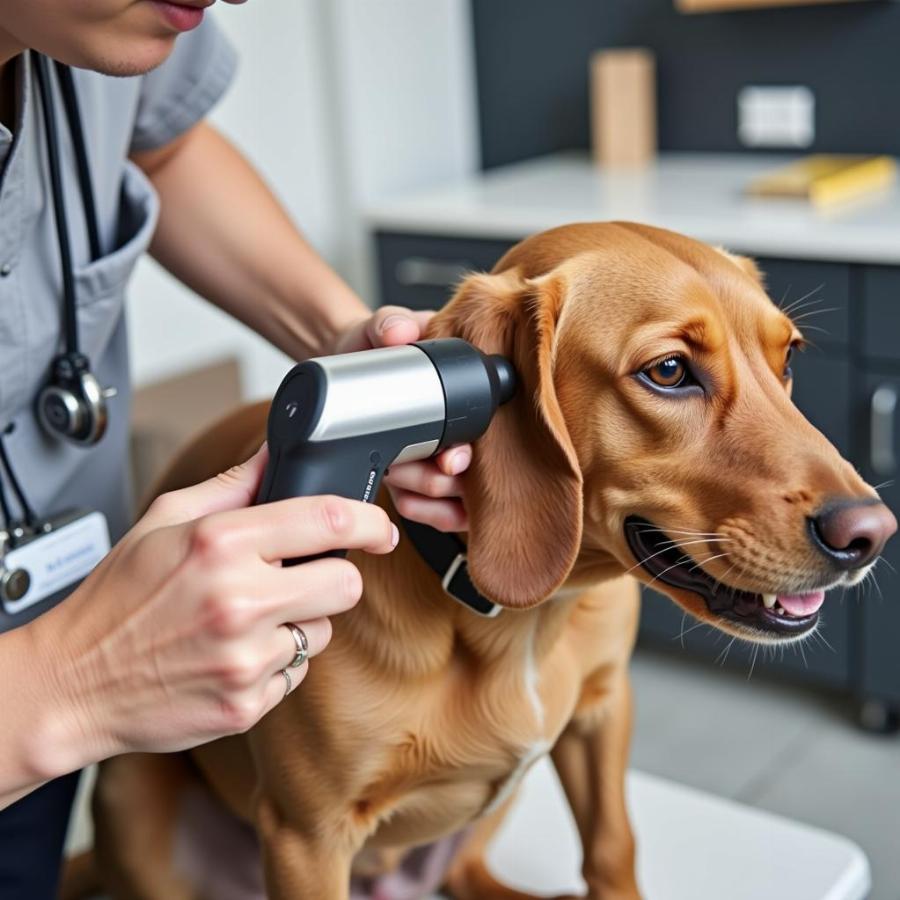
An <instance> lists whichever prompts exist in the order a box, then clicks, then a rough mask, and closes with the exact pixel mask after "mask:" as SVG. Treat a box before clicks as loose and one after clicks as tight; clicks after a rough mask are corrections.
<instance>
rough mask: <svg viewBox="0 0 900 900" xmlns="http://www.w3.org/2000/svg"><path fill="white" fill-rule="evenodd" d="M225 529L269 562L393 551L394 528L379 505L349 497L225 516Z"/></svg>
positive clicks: (300, 500)
mask: <svg viewBox="0 0 900 900" xmlns="http://www.w3.org/2000/svg"><path fill="white" fill-rule="evenodd" d="M222 519H227V520H228V522H227V523H223V527H228V528H231V529H234V531H235V533H236V534H235V535H234V537H238V538H239V539H240V540H241V541H248V542H250V544H251V546H252V547H253V549H254V550H255V551H256V552H257V553H258V554H259V555H260V556H261V557H262V558H263V559H265V560H266V561H267V562H274V561H275V560H281V559H299V558H302V557H306V556H314V555H316V554H320V553H326V552H327V551H329V550H365V551H367V552H368V553H389V552H390V551H391V550H393V549H394V547H395V546H396V543H397V541H396V536H395V531H396V529H395V527H394V525H393V523H392V522H391V520H390V519H389V518H388V515H387V513H386V512H385V511H384V510H383V509H381V507H379V506H375V505H374V504H371V503H362V502H360V501H358V500H348V499H346V498H345V497H337V496H325V497H295V498H292V499H288V500H276V501H274V502H272V503H263V504H260V505H259V506H253V507H250V508H249V509H242V510H234V511H232V512H228V513H223V514H222Z"/></svg>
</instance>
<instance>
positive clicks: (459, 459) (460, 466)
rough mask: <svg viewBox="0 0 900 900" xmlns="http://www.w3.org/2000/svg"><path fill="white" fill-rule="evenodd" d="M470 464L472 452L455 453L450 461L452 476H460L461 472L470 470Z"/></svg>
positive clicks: (461, 451)
mask: <svg viewBox="0 0 900 900" xmlns="http://www.w3.org/2000/svg"><path fill="white" fill-rule="evenodd" d="M470 462H472V451H471V450H460V451H459V452H457V453H454V454H453V457H452V459H451V460H450V472H451V474H453V475H459V473H460V472H464V471H465V470H466V469H467V468H468V466H469V463H470Z"/></svg>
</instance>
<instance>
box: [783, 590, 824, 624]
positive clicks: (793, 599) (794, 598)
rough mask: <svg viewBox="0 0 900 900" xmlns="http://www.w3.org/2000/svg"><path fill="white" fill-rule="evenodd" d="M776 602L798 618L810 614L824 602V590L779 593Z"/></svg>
mask: <svg viewBox="0 0 900 900" xmlns="http://www.w3.org/2000/svg"><path fill="white" fill-rule="evenodd" d="M778 602H779V603H780V604H781V605H782V607H783V608H784V611H785V612H786V613H788V614H789V615H792V616H797V617H798V618H800V617H803V616H811V615H812V614H813V613H814V612H817V611H818V609H819V607H820V606H821V605H822V604H823V603H824V602H825V591H813V592H812V593H811V594H779V595H778Z"/></svg>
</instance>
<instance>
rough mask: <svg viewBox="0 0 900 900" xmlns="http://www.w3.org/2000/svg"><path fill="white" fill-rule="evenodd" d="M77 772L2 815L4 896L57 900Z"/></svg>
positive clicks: (0, 887)
mask: <svg viewBox="0 0 900 900" xmlns="http://www.w3.org/2000/svg"><path fill="white" fill-rule="evenodd" d="M80 774H81V773H79V772H75V773H73V774H71V775H66V776H65V777H63V778H58V779H56V781H51V782H49V783H48V784H45V785H44V786H43V787H42V788H38V789H37V790H36V791H33V792H32V793H30V794H29V795H28V796H27V797H23V798H22V799H21V800H19V801H18V803H14V804H13V805H12V806H9V807H7V808H6V809H4V810H2V811H0V897H2V898H3V900H55V898H56V890H57V884H58V882H59V870H60V865H61V862H62V853H63V843H64V841H65V839H66V829H67V828H68V825H69V813H70V812H71V809H72V801H73V800H74V798H75V788H76V787H78V776H79V775H80Z"/></svg>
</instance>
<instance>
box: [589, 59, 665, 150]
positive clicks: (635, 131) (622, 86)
mask: <svg viewBox="0 0 900 900" xmlns="http://www.w3.org/2000/svg"><path fill="white" fill-rule="evenodd" d="M591 137H592V146H593V153H594V160H595V161H596V162H597V163H598V164H599V165H601V166H608V167H640V166H644V165H647V164H648V163H649V162H651V161H652V160H653V159H654V157H655V156H656V58H655V57H654V55H653V53H651V52H650V51H649V50H644V49H641V48H628V49H616V50H599V51H598V52H596V53H595V54H594V55H593V56H592V57H591Z"/></svg>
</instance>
